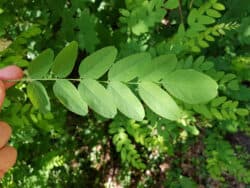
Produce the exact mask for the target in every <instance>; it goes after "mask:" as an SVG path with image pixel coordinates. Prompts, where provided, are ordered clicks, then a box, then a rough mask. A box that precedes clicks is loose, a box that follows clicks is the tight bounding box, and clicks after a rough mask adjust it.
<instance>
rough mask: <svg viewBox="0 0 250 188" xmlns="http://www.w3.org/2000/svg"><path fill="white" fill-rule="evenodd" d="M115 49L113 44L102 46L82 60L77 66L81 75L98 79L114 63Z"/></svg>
mask: <svg viewBox="0 0 250 188" xmlns="http://www.w3.org/2000/svg"><path fill="white" fill-rule="evenodd" d="M116 56H117V49H116V48H115V47H113V46H108V47H105V48H102V49H100V50H98V51H96V52H94V53H93V54H91V55H89V56H88V57H86V58H85V59H84V60H82V62H81V64H80V67H79V74H80V76H81V77H86V78H92V79H98V78H100V77H101V76H102V75H103V74H104V73H105V72H106V71H107V70H108V69H109V68H110V66H111V65H112V64H113V63H114V61H115V58H116Z"/></svg>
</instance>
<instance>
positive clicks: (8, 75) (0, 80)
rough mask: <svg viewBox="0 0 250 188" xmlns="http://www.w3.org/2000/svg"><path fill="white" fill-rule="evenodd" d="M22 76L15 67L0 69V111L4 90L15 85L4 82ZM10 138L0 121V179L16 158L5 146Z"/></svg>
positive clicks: (8, 128) (7, 126)
mask: <svg viewBox="0 0 250 188" xmlns="http://www.w3.org/2000/svg"><path fill="white" fill-rule="evenodd" d="M22 76H23V71H22V70H21V69H20V68H19V67H17V66H15V65H11V66H8V67H5V68H3V69H0V109H1V106H2V104H3V101H4V97H5V90H6V89H7V88H9V87H11V86H12V85H14V84H15V83H14V82H7V81H5V80H17V79H21V78H22ZM10 136H11V128H10V126H9V125H8V124H7V123H5V122H2V121H0V179H1V178H2V177H3V176H4V174H5V172H7V171H8V170H9V169H10V168H11V167H12V166H13V165H14V164H15V162H16V158H17V151H16V150H15V148H13V147H11V146H8V145H6V144H7V142H8V140H9V138H10Z"/></svg>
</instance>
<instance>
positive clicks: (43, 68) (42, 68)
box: [28, 49, 54, 78]
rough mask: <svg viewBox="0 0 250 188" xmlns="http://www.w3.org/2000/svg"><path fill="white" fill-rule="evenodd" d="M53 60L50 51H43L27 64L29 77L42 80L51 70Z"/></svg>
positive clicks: (52, 54) (52, 53)
mask: <svg viewBox="0 0 250 188" xmlns="http://www.w3.org/2000/svg"><path fill="white" fill-rule="evenodd" d="M53 59H54V52H53V51H52V50H51V49H47V50H44V51H43V52H42V53H41V54H40V55H39V56H37V57H36V59H34V60H33V61H32V62H31V63H30V64H29V67H28V72H29V76H30V77H31V78H42V77H43V76H45V75H46V74H47V73H48V72H49V70H50V68H51V65H52V63H53Z"/></svg>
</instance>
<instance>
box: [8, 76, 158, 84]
mask: <svg viewBox="0 0 250 188" xmlns="http://www.w3.org/2000/svg"><path fill="white" fill-rule="evenodd" d="M84 79H86V78H22V79H13V80H4V81H5V82H34V81H58V80H68V81H72V82H80V81H83V80H84ZM98 82H101V83H107V84H108V83H110V82H111V81H104V80H98ZM125 83H126V84H130V85H133V84H134V85H138V84H139V83H140V82H125ZM159 83H160V82H159Z"/></svg>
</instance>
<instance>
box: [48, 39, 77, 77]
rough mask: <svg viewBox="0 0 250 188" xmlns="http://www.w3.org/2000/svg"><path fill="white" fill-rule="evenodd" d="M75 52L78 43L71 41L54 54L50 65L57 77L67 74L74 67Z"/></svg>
mask: <svg viewBox="0 0 250 188" xmlns="http://www.w3.org/2000/svg"><path fill="white" fill-rule="evenodd" d="M77 54H78V44H77V42H75V41H73V42H71V43H69V44H68V45H67V46H66V47H65V48H63V49H62V51H60V52H59V54H58V55H57V56H56V58H55V61H54V64H53V66H52V72H53V73H54V74H55V75H56V76H57V77H59V78H65V77H66V76H68V75H69V74H70V73H71V72H72V70H73V68H74V65H75V61H76V58H77Z"/></svg>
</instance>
